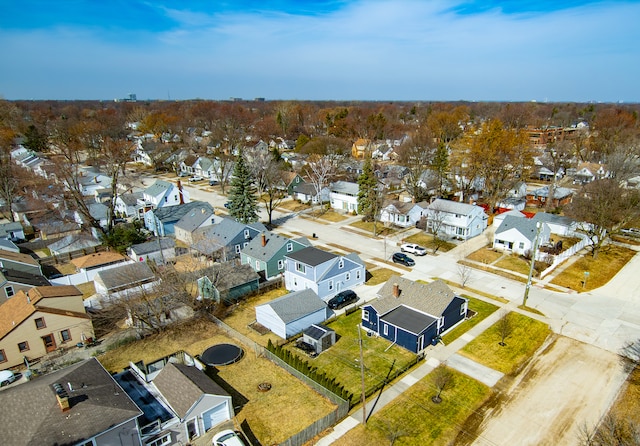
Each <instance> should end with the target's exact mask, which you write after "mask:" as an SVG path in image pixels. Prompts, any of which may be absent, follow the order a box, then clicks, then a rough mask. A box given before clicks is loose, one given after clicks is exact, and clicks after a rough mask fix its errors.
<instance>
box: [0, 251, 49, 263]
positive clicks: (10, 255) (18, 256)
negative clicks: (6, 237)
mask: <svg viewBox="0 0 640 446" xmlns="http://www.w3.org/2000/svg"><path fill="white" fill-rule="evenodd" d="M0 260H10V261H12V262H17V263H25V264H27V265H36V266H40V264H39V263H38V261H37V260H36V259H34V258H33V257H31V256H30V255H27V254H22V253H18V252H13V251H5V250H4V249H3V250H0Z"/></svg>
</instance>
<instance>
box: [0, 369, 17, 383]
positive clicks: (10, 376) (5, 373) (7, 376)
mask: <svg viewBox="0 0 640 446" xmlns="http://www.w3.org/2000/svg"><path fill="white" fill-rule="evenodd" d="M16 379H18V375H16V374H15V373H13V372H12V371H11V370H2V371H0V387H4V386H8V385H9V384H11V383H12V382H14V381H15V380H16Z"/></svg>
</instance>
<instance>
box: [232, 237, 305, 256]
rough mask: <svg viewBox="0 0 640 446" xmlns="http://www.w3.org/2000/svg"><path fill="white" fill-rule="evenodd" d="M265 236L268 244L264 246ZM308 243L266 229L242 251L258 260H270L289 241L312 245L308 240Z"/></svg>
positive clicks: (296, 243)
mask: <svg viewBox="0 0 640 446" xmlns="http://www.w3.org/2000/svg"><path fill="white" fill-rule="evenodd" d="M263 236H264V238H265V242H266V244H265V245H264V246H262V237H263ZM305 241H306V243H305V242H304V241H301V240H292V239H290V238H287V237H284V236H282V235H280V234H276V233H274V232H271V231H265V232H263V233H262V234H260V235H258V236H257V237H255V238H254V239H253V240H251V241H250V242H249V244H248V245H247V246H245V247H244V248H242V253H244V254H246V255H248V256H250V257H252V258H254V259H258V260H263V261H268V260H270V259H271V258H272V257H273V256H274V255H275V254H276V253H277V252H278V251H280V250H281V249H282V248H283V247H284V246H285V245H286V244H287V243H292V244H295V245H298V244H301V245H305V246H310V243H309V241H308V240H306V239H305Z"/></svg>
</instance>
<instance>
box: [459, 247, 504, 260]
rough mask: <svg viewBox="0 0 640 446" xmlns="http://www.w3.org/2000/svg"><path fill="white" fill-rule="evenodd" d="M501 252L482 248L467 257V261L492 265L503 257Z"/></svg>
mask: <svg viewBox="0 0 640 446" xmlns="http://www.w3.org/2000/svg"><path fill="white" fill-rule="evenodd" d="M502 254H503V253H501V252H498V251H494V250H493V249H491V248H480V249H478V250H477V251H474V252H472V253H471V254H469V255H468V256H467V259H469V260H472V261H474V262H480V263H485V264H490V263H493V262H495V261H496V260H498V259H499V258H500V257H502Z"/></svg>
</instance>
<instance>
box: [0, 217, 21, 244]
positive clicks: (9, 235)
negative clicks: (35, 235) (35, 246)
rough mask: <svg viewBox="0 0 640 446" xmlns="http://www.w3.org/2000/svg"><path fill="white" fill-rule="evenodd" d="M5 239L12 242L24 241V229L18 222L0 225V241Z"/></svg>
mask: <svg viewBox="0 0 640 446" xmlns="http://www.w3.org/2000/svg"><path fill="white" fill-rule="evenodd" d="M3 238H4V239H7V240H11V241H13V242H16V241H18V240H24V229H23V228H22V224H20V222H19V221H12V222H9V223H2V224H0V239H3Z"/></svg>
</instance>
